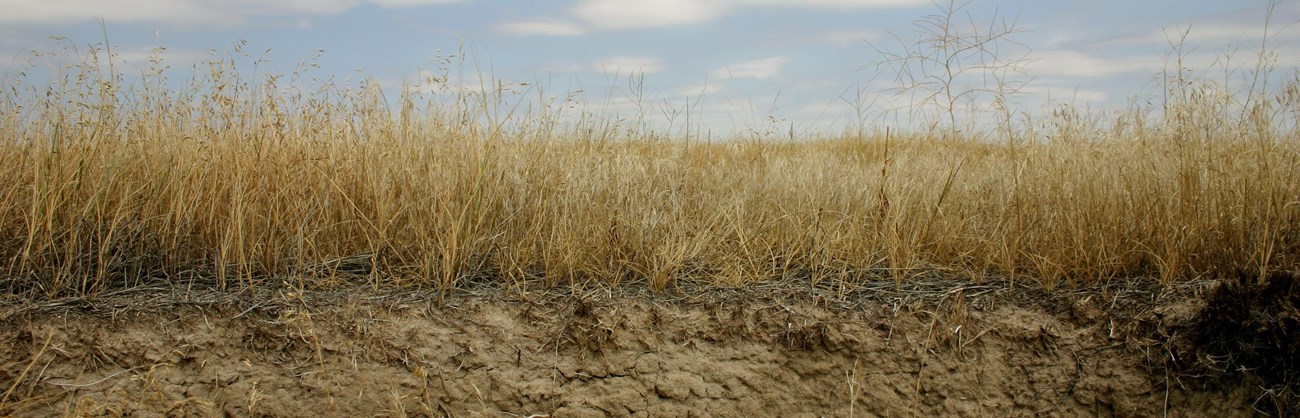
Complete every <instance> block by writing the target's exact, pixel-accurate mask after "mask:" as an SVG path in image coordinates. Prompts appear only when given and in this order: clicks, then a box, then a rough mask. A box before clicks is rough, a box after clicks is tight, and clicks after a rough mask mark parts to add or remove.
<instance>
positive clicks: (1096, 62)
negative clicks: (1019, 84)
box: [1025, 50, 1159, 77]
mask: <svg viewBox="0 0 1300 418" xmlns="http://www.w3.org/2000/svg"><path fill="white" fill-rule="evenodd" d="M1029 58H1030V59H1032V60H1033V61H1032V62H1030V63H1029V64H1028V65H1026V66H1025V67H1026V68H1025V71H1026V72H1027V73H1029V74H1033V75H1034V76H1035V77H1108V76H1113V75H1118V74H1124V73H1130V72H1140V71H1148V70H1155V69H1157V68H1159V67H1158V66H1153V65H1152V64H1153V62H1152V60H1153V59H1154V58H1159V57H1146V56H1143V57H1137V58H1115V57H1100V56H1095V55H1091V54H1088V53H1084V52H1081V51H1072V50H1055V51H1033V52H1031V53H1030V55H1029Z"/></svg>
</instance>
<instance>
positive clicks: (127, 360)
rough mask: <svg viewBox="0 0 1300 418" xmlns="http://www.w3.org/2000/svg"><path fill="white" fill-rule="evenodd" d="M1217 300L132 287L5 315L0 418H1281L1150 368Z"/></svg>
mask: <svg viewBox="0 0 1300 418" xmlns="http://www.w3.org/2000/svg"><path fill="white" fill-rule="evenodd" d="M633 287H635V286H633ZM1212 287H1213V284H1199V285H1185V286H1182V287H1179V288H1168V287H1160V286H1158V285H1149V284H1146V285H1144V284H1140V283H1137V284H1133V283H1130V284H1125V285H1116V286H1108V287H1099V288H1093V289H1081V290H1057V291H1051V292H1049V291H1044V290H1036V289H1033V288H1027V287H1015V286H1010V285H1006V284H1000V285H983V286H976V285H970V284H959V283H943V282H934V283H917V284H912V285H909V286H908V287H906V288H899V287H896V286H894V285H893V283H880V284H874V285H872V284H868V285H864V286H860V287H856V288H855V289H854V290H853V291H845V290H843V289H835V288H833V287H808V286H803V287H802V288H801V287H800V286H777V285H772V286H770V287H764V288H748V289H730V290H728V289H714V290H681V289H678V290H676V291H667V292H659V293H653V292H648V291H644V290H642V291H633V290H626V289H624V290H610V289H599V288H589V289H584V290H574V289H569V288H565V289H550V290H542V291H527V292H525V291H520V290H517V289H515V290H511V289H494V288H480V289H475V290H466V291H460V292H457V293H453V294H448V295H439V294H436V293H418V292H408V293H403V294H396V293H386V294H380V293H375V292H372V291H369V290H360V289H359V290H357V291H354V292H342V293H326V292H291V291H288V290H274V291H266V294H261V295H251V296H250V295H241V296H232V295H228V294H223V293H220V292H201V291H191V292H187V293H176V292H175V291H172V290H158V289H154V290H149V289H135V290H131V291H125V292H122V293H121V294H118V295H109V296H105V297H101V298H99V299H96V300H93V301H88V300H62V301H51V302H48V303H43V304H39V305H34V304H30V303H24V304H20V303H16V302H14V303H8V304H7V305H6V304H0V325H2V326H0V390H4V391H5V392H4V394H3V400H0V415H13V416H67V415H72V416H319V417H333V416H340V417H342V416H458V417H461V416H464V417H468V416H532V417H545V416H552V417H601V416H653V417H658V416H754V417H757V416H794V417H798V416H807V417H815V416H837V417H847V416H862V417H872V416H1160V415H1166V414H1167V415H1168V416H1191V417H1195V416H1207V417H1224V416H1252V415H1255V414H1258V413H1261V412H1270V411H1274V410H1275V409H1274V410H1270V409H1269V408H1273V407H1274V406H1273V405H1270V404H1268V398H1267V397H1262V396H1261V392H1260V389H1259V388H1260V384H1259V383H1258V381H1257V380H1258V379H1257V378H1255V377H1253V376H1252V375H1251V374H1250V373H1245V374H1241V375H1240V376H1237V377H1234V378H1231V379H1227V380H1226V381H1228V382H1229V383H1228V384H1224V383H1223V382H1225V379H1223V378H1220V379H1217V380H1215V381H1214V382H1211V383H1207V381H1206V380H1205V379H1198V378H1196V377H1195V376H1191V375H1190V374H1188V373H1185V372H1181V371H1179V370H1176V369H1174V368H1171V367H1169V364H1170V362H1168V361H1165V359H1167V358H1170V355H1171V354H1170V353H1174V355H1175V356H1176V355H1177V353H1176V350H1175V349H1173V348H1170V347H1174V346H1173V345H1170V344H1169V341H1171V340H1173V339H1177V335H1176V334H1178V333H1179V332H1183V331H1185V330H1186V329H1187V328H1186V327H1187V324H1190V323H1192V322H1194V321H1195V318H1196V316H1197V315H1198V313H1199V312H1201V310H1202V307H1203V306H1204V305H1205V302H1204V300H1205V298H1204V294H1205V292H1206V291H1207V289H1211V288H1212ZM682 295H694V296H689V297H687V296H682ZM1180 330H1181V331H1180ZM1282 412H1283V413H1285V411H1282Z"/></svg>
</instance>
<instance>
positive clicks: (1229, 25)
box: [0, 0, 1300, 134]
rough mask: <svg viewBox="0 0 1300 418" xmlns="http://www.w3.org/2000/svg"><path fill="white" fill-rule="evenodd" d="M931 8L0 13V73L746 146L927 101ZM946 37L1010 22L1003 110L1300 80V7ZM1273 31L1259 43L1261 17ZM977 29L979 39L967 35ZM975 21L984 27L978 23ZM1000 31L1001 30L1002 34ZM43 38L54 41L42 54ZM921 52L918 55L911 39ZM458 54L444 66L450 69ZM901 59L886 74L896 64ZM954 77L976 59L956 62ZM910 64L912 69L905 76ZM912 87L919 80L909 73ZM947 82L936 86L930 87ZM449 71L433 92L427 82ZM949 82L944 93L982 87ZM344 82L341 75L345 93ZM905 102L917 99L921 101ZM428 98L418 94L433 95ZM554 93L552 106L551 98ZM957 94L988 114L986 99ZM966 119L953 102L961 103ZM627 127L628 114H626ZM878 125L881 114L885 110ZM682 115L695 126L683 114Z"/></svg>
mask: <svg viewBox="0 0 1300 418" xmlns="http://www.w3.org/2000/svg"><path fill="white" fill-rule="evenodd" d="M944 5H945V4H943V3H940V4H936V3H935V2H933V1H931V0H805V1H795V0H657V1H651V0H644V1H638V0H560V1H503V0H285V1H259V0H225V1H216V0H0V74H3V76H4V77H13V74H14V73H15V72H17V71H19V70H20V69H25V70H26V71H27V72H33V71H34V72H39V71H42V70H41V69H42V68H43V67H42V66H41V65H31V63H32V62H33V53H32V51H49V50H58V49H60V48H64V47H66V46H67V45H68V44H69V43H70V44H73V45H79V46H80V47H81V48H82V49H85V48H88V47H89V46H90V45H94V44H100V43H102V42H103V41H104V39H105V36H107V39H108V42H109V43H110V44H111V45H112V48H113V52H114V53H115V55H116V58H115V63H116V64H117V66H118V68H119V70H120V71H123V72H128V73H129V72H131V71H135V72H142V71H143V70H144V69H145V68H146V66H147V63H148V58H149V56H150V53H151V52H152V51H154V50H156V49H158V48H165V51H164V52H162V57H163V59H164V60H165V62H166V63H167V64H168V65H169V66H170V67H171V69H170V70H169V72H170V73H171V76H172V77H173V78H176V77H180V78H184V77H188V75H189V74H187V73H186V72H188V71H191V69H192V68H193V67H192V64H193V63H195V62H197V61H200V60H204V59H212V58H214V57H220V56H224V55H228V54H231V53H232V51H234V49H233V48H234V46H235V45H237V44H238V45H242V47H241V49H240V50H241V51H242V53H243V54H247V55H248V57H247V58H245V60H246V61H255V60H259V59H260V60H261V61H262V62H261V63H260V64H259V66H258V71H260V72H263V73H270V74H287V73H292V72H294V71H295V69H300V68H304V67H303V64H304V63H313V64H315V65H316V66H317V67H314V68H311V69H310V70H308V71H309V72H311V75H312V77H316V78H328V77H331V76H332V77H336V78H337V79H339V80H353V81H355V80H360V79H372V80H375V81H377V82H378V83H379V85H380V86H382V89H383V91H384V92H385V94H386V95H387V96H388V97H397V96H398V95H400V94H401V93H402V92H403V91H411V92H421V91H424V92H433V91H438V90H439V89H443V90H444V91H445V89H446V88H447V87H448V86H451V87H453V88H468V89H473V88H478V86H483V85H489V84H490V85H497V83H498V82H500V83H504V84H503V85H506V86H509V87H510V90H511V91H513V92H515V93H511V94H518V95H519V96H520V97H538V98H540V99H541V100H554V101H556V102H557V103H559V102H562V103H566V104H569V105H571V107H572V108H575V109H579V111H582V112H589V113H591V114H600V115H607V116H609V117H613V116H612V115H619V116H623V117H629V116H633V117H637V118H639V120H641V121H642V122H643V123H646V124H648V125H652V126H654V127H657V128H661V129H668V130H670V131H671V130H673V129H681V126H683V125H687V124H688V123H689V125H691V126H694V129H702V130H709V131H710V132H714V131H716V132H719V133H736V132H741V133H744V132H748V133H751V134H757V133H763V134H771V133H773V132H785V131H787V130H798V131H819V130H825V131H834V130H836V129H842V128H843V127H844V126H846V125H849V124H853V123H854V122H855V121H862V122H865V123H868V124H898V123H910V122H914V121H901V120H900V119H899V117H898V116H897V115H898V114H899V112H896V110H899V109H906V108H907V105H908V104H909V103H911V104H914V103H916V102H918V101H921V100H920V99H918V97H925V94H924V93H927V92H931V91H933V90H925V88H924V87H923V88H922V89H921V90H912V91H910V93H900V91H899V88H900V87H904V86H908V85H914V84H913V83H910V82H909V79H908V78H906V77H900V74H899V71H898V70H899V68H902V67H900V66H898V65H890V63H891V61H888V58H889V57H890V56H891V55H890V54H895V55H892V56H895V57H897V56H898V55H905V53H906V52H907V51H909V50H917V51H933V50H932V49H925V48H919V47H918V46H919V45H918V44H917V40H918V39H919V37H921V36H922V35H923V31H920V29H923V28H926V27H931V28H932V26H925V24H926V22H927V20H926V19H927V18H932V17H933V16H935V15H936V13H940V12H942V11H943V6H944ZM957 5H958V6H960V10H959V11H958V14H957V15H955V16H954V17H955V19H954V22H956V23H955V24H954V25H953V26H954V28H956V30H959V31H969V30H970V28H972V27H978V28H980V29H979V30H980V31H982V32H984V33H988V31H989V30H990V29H993V30H996V29H998V28H1001V27H1014V28H1015V29H1016V31H1015V32H1014V33H1010V34H1008V35H1007V36H1006V37H1005V38H1003V41H1002V42H1000V43H998V44H997V47H998V58H1000V59H1001V60H1002V61H998V62H1000V63H1004V64H1007V63H1008V61H1014V63H1012V64H1015V66H1014V67H1005V68H1014V69H1017V70H1019V71H1015V72H1006V73H1004V74H1003V78H1002V79H1003V80H1004V81H1006V83H1004V84H1003V85H1004V86H1016V87H1018V88H1017V89H1016V90H1017V91H1018V94H1014V95H1010V96H1007V97H1008V100H1007V103H1010V104H1011V108H1013V109H1016V110H1017V111H1021V112H1026V113H1027V114H1033V113H1035V112H1042V111H1045V109H1050V108H1051V107H1052V106H1053V104H1054V103H1070V104H1073V105H1075V106H1078V107H1084V108H1089V109H1109V108H1118V107H1123V106H1128V105H1129V104H1131V103H1135V102H1137V103H1150V102H1152V101H1154V100H1159V98H1160V97H1161V94H1162V93H1161V92H1162V88H1161V85H1162V84H1161V82H1160V80H1161V77H1160V75H1161V74H1164V72H1163V71H1164V70H1165V69H1169V68H1172V65H1171V64H1170V63H1171V56H1174V55H1176V54H1174V52H1175V48H1174V47H1173V46H1172V45H1173V44H1176V43H1178V42H1177V41H1178V40H1180V39H1181V44H1182V49H1181V51H1182V57H1183V60H1182V62H1183V64H1184V67H1186V68H1188V69H1190V70H1191V71H1194V72H1195V74H1198V75H1204V76H1206V77H1211V78H1218V79H1225V78H1226V79H1228V80H1230V81H1233V82H1243V81H1244V80H1246V79H1247V77H1249V73H1248V70H1249V69H1251V68H1253V66H1254V64H1255V63H1256V61H1257V60H1256V57H1257V56H1258V55H1257V53H1258V51H1259V50H1260V45H1261V40H1264V39H1265V35H1266V34H1267V35H1268V37H1267V41H1268V42H1267V46H1268V47H1269V48H1270V49H1272V50H1273V51H1274V52H1275V53H1276V55H1275V56H1274V58H1275V60H1274V63H1275V64H1276V66H1277V67H1278V70H1277V71H1275V72H1274V75H1275V78H1277V77H1291V76H1294V74H1295V72H1296V71H1297V68H1300V22H1298V21H1300V1H1296V0H1283V1H1280V2H1279V3H1278V4H1277V6H1276V8H1275V9H1274V11H1273V15H1272V18H1271V20H1266V19H1265V16H1266V10H1267V5H1268V3H1267V2H1266V1H1263V0H1218V1H1212V0H1141V1H1132V0H1125V1H1119V0H1094V1H1065V0H974V1H970V2H967V3H961V2H959V3H957ZM1266 21H1267V22H1269V26H1268V28H1267V30H1266V29H1265V25H1264V24H1265V22H1266ZM972 23H974V24H975V25H977V26H973V25H972ZM990 24H993V25H992V26H990ZM1000 25H1001V26H1000ZM51 36H60V37H65V38H66V40H64V41H56V40H53V39H51ZM921 46H923V45H921ZM453 55H458V56H456V57H453V58H450V61H448V57H449V56H453ZM899 62H900V61H892V63H894V64H897V63H899ZM963 62H964V63H967V64H969V63H973V62H974V58H967V59H966V60H965V61H963ZM909 68H912V69H914V70H915V69H917V68H918V67H915V66H912V67H909ZM927 73H929V74H933V73H935V69H934V67H929V70H927ZM913 74H915V73H913ZM940 74H942V73H940ZM440 75H449V77H448V78H439V76H440ZM967 75H968V76H969V77H966V78H958V79H957V81H958V83H957V85H955V86H954V87H955V88H956V89H957V91H964V90H978V89H981V88H986V87H990V86H993V85H994V84H992V83H990V82H989V81H987V80H988V78H987V77H986V76H987V75H988V74H986V73H983V72H979V71H973V72H968V73H967ZM348 82H352V81H348ZM918 93H921V94H920V95H918ZM430 94H432V93H430ZM552 98H554V99H552ZM965 98H968V99H970V102H968V103H971V104H974V105H976V106H977V107H976V108H978V109H986V110H987V109H988V108H990V106H991V103H993V98H992V96H991V95H987V94H974V95H970V96H967V97H965ZM967 108H968V107H965V106H964V107H963V109H967ZM637 115H640V116H637ZM890 115H893V116H890ZM687 118H690V119H691V120H690V122H686V119H687Z"/></svg>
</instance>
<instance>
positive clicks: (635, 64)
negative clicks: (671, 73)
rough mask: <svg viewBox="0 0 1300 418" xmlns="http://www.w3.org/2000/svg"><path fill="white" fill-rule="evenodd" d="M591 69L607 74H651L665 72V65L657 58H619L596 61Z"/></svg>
mask: <svg viewBox="0 0 1300 418" xmlns="http://www.w3.org/2000/svg"><path fill="white" fill-rule="evenodd" d="M591 68H593V69H595V70H599V71H601V72H604V73H607V74H620V75H622V74H650V73H657V72H660V71H663V70H664V64H663V61H660V60H659V59H658V58H655V57H645V56H619V57H610V58H604V59H599V60H596V61H595V62H592V63H591Z"/></svg>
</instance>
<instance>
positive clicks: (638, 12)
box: [573, 0, 930, 29]
mask: <svg viewBox="0 0 1300 418" xmlns="http://www.w3.org/2000/svg"><path fill="white" fill-rule="evenodd" d="M929 4H930V0H803V1H800V0H659V1H643V0H580V1H579V2H578V5H577V6H576V7H575V8H574V9H573V12H574V15H576V16H577V17H578V18H580V19H582V20H584V21H586V22H587V23H590V24H591V25H593V26H596V27H599V28H602V29H644V28H655V27H666V26H681V25H692V24H702V23H708V22H711V21H713V20H714V19H717V18H718V17H721V16H723V15H726V14H728V13H731V12H734V11H737V10H741V9H748V8H755V7H787V8H794V7H797V8H805V9H807V8H812V9H868V8H887V7H913V6H926V5H929Z"/></svg>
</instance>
